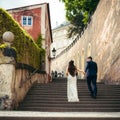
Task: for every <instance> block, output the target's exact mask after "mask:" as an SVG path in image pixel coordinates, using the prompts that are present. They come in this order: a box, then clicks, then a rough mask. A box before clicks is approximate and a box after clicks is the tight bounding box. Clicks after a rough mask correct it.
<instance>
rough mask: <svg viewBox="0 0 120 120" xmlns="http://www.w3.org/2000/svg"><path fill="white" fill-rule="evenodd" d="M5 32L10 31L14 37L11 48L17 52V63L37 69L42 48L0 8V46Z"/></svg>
mask: <svg viewBox="0 0 120 120" xmlns="http://www.w3.org/2000/svg"><path fill="white" fill-rule="evenodd" d="M5 31H11V32H13V33H14V35H15V40H14V43H13V45H12V46H13V47H15V48H16V50H17V62H19V63H24V64H28V65H30V66H32V67H34V68H39V66H40V54H41V51H43V50H42V48H39V47H38V46H37V44H36V43H35V42H34V40H33V39H32V38H31V36H30V35H29V34H28V33H27V32H26V31H25V30H24V29H22V28H21V27H20V26H19V24H18V23H17V22H16V21H15V20H14V19H13V18H12V16H11V15H10V14H9V13H8V12H6V11H5V10H3V9H2V8H0V45H1V44H2V35H3V33H4V32H5Z"/></svg>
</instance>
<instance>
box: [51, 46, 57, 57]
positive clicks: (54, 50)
mask: <svg viewBox="0 0 120 120" xmlns="http://www.w3.org/2000/svg"><path fill="white" fill-rule="evenodd" d="M52 54H53V57H54V58H55V56H56V49H55V48H53V49H52Z"/></svg>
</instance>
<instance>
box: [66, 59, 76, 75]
mask: <svg viewBox="0 0 120 120" xmlns="http://www.w3.org/2000/svg"><path fill="white" fill-rule="evenodd" d="M75 71H76V67H75V65H74V61H73V60H71V61H70V62H69V66H68V72H69V73H70V75H71V76H73V77H74V76H75Z"/></svg>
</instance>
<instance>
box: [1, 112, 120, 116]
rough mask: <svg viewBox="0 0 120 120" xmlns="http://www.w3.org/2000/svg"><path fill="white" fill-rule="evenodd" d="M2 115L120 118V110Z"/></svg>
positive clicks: (7, 113)
mask: <svg viewBox="0 0 120 120" xmlns="http://www.w3.org/2000/svg"><path fill="white" fill-rule="evenodd" d="M0 117H34V118H36V117H44V118H48V117H49V118H50V117H51V118H56V117H57V118H120V112H30V111H0Z"/></svg>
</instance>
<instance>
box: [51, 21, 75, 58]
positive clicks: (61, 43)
mask: <svg viewBox="0 0 120 120" xmlns="http://www.w3.org/2000/svg"><path fill="white" fill-rule="evenodd" d="M69 26H70V23H68V22H63V23H62V24H60V25H59V26H57V27H55V28H54V29H53V30H52V35H53V43H52V44H51V55H52V50H53V48H55V50H56V55H58V54H59V53H60V52H61V51H63V50H64V49H65V48H66V47H67V46H68V45H69V44H70V43H71V42H72V41H73V40H72V38H71V39H69V38H67V30H68V28H69ZM52 57H53V56H52Z"/></svg>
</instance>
